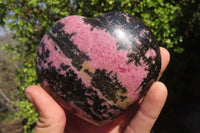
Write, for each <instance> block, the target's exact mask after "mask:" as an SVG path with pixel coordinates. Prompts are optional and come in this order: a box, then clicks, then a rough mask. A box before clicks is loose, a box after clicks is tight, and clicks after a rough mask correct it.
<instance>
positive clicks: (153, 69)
mask: <svg viewBox="0 0 200 133" xmlns="http://www.w3.org/2000/svg"><path fill="white" fill-rule="evenodd" d="M160 67H161V59H160V51H159V46H158V44H157V42H156V39H155V37H154V36H153V34H152V32H151V31H150V30H149V29H148V28H147V27H146V26H145V25H144V24H143V23H142V22H141V21H139V20H138V19H137V18H135V17H133V16H131V15H129V14H127V13H124V12H109V13H106V14H103V15H101V16H98V17H96V18H85V17H81V16H68V17H65V18H63V19H61V20H59V21H58V22H57V23H56V24H54V25H53V26H52V27H51V28H50V29H49V31H48V32H47V33H46V34H45V35H44V37H43V39H42V41H41V43H40V45H39V48H38V52H37V56H36V71H37V75H38V78H39V81H40V83H41V85H42V87H43V88H44V89H45V90H46V91H47V92H48V93H49V94H50V95H51V96H52V97H53V98H54V99H55V100H56V101H57V102H58V103H59V104H60V105H62V106H63V107H64V108H65V109H66V110H67V111H70V112H72V113H75V114H76V115H78V116H79V117H81V118H83V119H85V120H87V121H89V122H91V123H93V124H96V125H102V124H105V123H107V122H109V121H111V120H112V119H114V118H115V117H117V116H118V115H120V114H121V113H123V112H124V111H125V110H126V109H127V108H128V107H129V106H131V105H133V104H134V103H135V102H136V101H137V100H138V99H139V98H141V97H142V96H144V95H145V94H146V92H147V90H148V89H149V87H150V86H151V85H152V83H153V82H154V81H155V80H156V79H157V77H158V74H159V72H160Z"/></svg>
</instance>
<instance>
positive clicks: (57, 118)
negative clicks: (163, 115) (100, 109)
mask: <svg viewBox="0 0 200 133" xmlns="http://www.w3.org/2000/svg"><path fill="white" fill-rule="evenodd" d="M160 50H161V61H162V65H161V71H160V74H159V77H158V79H159V78H160V77H161V75H162V73H163V72H164V70H165V69H166V67H167V65H168V63H169V60H170V55H169V52H168V51H167V50H166V49H164V48H162V47H161V48H160ZM25 94H26V96H27V98H28V99H29V100H30V101H31V102H32V103H33V104H34V106H35V108H36V111H37V112H38V114H39V120H38V122H37V124H36V128H35V133H80V131H81V133H93V132H94V131H95V133H149V132H150V131H151V129H152V127H153V125H154V123H155V121H156V120H157V118H158V116H159V114H160V112H161V110H162V108H163V106H164V104H165V101H166V98H167V88H166V86H165V85H164V84H163V83H162V82H159V81H156V82H155V83H153V85H152V86H151V88H150V89H149V91H148V93H147V94H146V96H145V97H144V98H143V99H141V100H140V101H139V102H138V103H137V104H135V105H133V106H132V107H130V108H129V109H128V110H127V111H126V112H124V113H123V114H122V115H120V116H119V117H117V118H116V119H114V120H113V121H112V122H110V123H108V124H106V125H103V126H95V125H92V124H90V123H88V122H86V121H84V120H82V119H80V118H79V117H77V116H75V115H73V114H71V113H68V112H67V113H65V111H64V109H63V108H62V107H61V106H59V104H57V103H56V102H55V101H54V100H53V99H52V98H51V97H50V96H49V95H48V94H47V93H46V92H45V91H44V90H43V89H42V88H41V87H39V86H36V85H32V86H29V87H27V89H26V90H25Z"/></svg>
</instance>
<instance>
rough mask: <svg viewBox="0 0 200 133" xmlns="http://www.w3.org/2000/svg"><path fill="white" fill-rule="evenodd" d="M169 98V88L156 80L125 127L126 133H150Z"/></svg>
mask: <svg viewBox="0 0 200 133" xmlns="http://www.w3.org/2000/svg"><path fill="white" fill-rule="evenodd" d="M166 98H167V88H166V87H165V85H164V84H163V83H161V82H155V83H154V84H153V85H152V87H151V88H150V90H149V92H148V93H147V95H146V96H145V97H144V99H143V101H142V103H141V105H140V107H139V110H138V112H137V113H136V114H135V116H134V118H133V119H132V120H131V121H130V123H129V124H128V126H127V127H126V129H125V133H130V132H131V133H149V132H150V131H151V128H152V127H153V125H154V123H155V121H156V119H157V118H158V116H159V114H160V112H161V110H162V108H163V106H164V103H165V101H166Z"/></svg>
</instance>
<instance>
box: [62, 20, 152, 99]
mask: <svg viewBox="0 0 200 133" xmlns="http://www.w3.org/2000/svg"><path fill="white" fill-rule="evenodd" d="M91 28H92V27H91V25H89V24H84V21H83V19H82V18H80V17H73V18H71V19H70V20H69V21H68V22H67V23H66V24H65V27H64V30H65V31H66V32H67V33H69V34H70V33H76V34H75V35H73V36H72V38H71V40H72V41H73V42H74V45H77V47H78V48H79V49H80V50H81V51H82V52H84V53H86V54H87V55H88V56H89V58H90V59H91V60H90V64H91V66H93V67H94V68H97V69H100V70H103V69H105V70H107V71H108V72H110V71H113V72H114V73H117V76H118V79H119V81H120V82H121V84H122V85H123V86H124V87H126V88H127V90H128V92H129V94H130V96H131V97H132V98H138V93H139V92H140V89H139V90H138V91H136V89H137V88H138V87H139V86H140V84H141V83H142V81H143V79H144V78H145V77H146V76H147V74H148V72H147V71H146V70H145V68H146V67H147V66H146V65H145V64H142V65H140V66H136V65H135V64H134V62H131V63H129V64H127V62H128V58H127V54H128V51H127V50H123V49H122V50H117V45H116V44H117V40H116V39H115V38H114V37H112V36H111V35H110V34H109V32H106V31H105V30H102V29H96V28H93V30H91Z"/></svg>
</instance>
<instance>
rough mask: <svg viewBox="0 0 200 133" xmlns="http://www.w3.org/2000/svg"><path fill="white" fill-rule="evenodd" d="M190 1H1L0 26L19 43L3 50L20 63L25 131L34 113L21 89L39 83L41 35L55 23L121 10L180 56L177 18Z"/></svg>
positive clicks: (21, 98)
mask: <svg viewBox="0 0 200 133" xmlns="http://www.w3.org/2000/svg"><path fill="white" fill-rule="evenodd" d="M192 2H195V0H193V1H190V0H182V1H181V0H180V1H176V0H169V1H166V0H156V1H155V0H59V1H55V0H0V15H1V18H0V24H1V25H4V24H6V25H7V27H9V29H10V30H12V31H15V35H14V36H13V37H14V38H15V39H16V41H19V44H18V45H16V46H11V45H9V44H8V45H5V46H4V50H5V51H12V52H13V53H14V54H15V56H14V57H13V60H14V61H18V62H20V63H21V64H22V67H21V68H20V69H18V70H17V77H16V79H15V80H16V84H17V87H18V99H19V101H17V105H18V107H19V110H20V112H18V115H19V116H20V117H21V118H22V119H24V120H26V123H25V125H24V132H32V128H31V126H32V125H33V124H34V123H35V122H36V121H37V113H36V112H35V111H34V109H33V105H32V104H31V103H30V102H28V100H27V99H26V98H25V95H24V90H25V88H26V87H27V86H29V85H32V84H38V82H37V77H36V73H35V67H34V60H35V53H36V50H37V47H38V44H39V42H40V40H41V38H42V37H43V35H44V34H45V32H47V30H48V29H49V28H50V27H51V26H52V25H53V24H54V23H55V22H56V21H57V20H59V19H61V18H63V17H65V16H68V15H82V16H85V17H95V16H98V15H100V14H102V13H105V12H108V11H116V10H120V11H124V12H127V13H129V14H131V15H134V16H136V17H138V18H140V19H141V20H142V21H143V22H144V23H145V24H146V25H147V26H148V27H149V28H150V29H151V30H152V32H153V33H154V35H155V36H156V38H157V40H158V42H159V44H160V45H161V46H163V47H166V48H167V49H170V50H171V51H174V52H176V53H182V52H183V51H184V49H183V48H182V46H181V44H182V43H181V42H182V41H183V39H184V38H183V34H182V33H183V32H184V31H185V30H182V29H181V28H182V27H181V26H180V24H181V23H182V21H181V20H180V18H181V17H182V16H183V14H184V13H185V11H184V10H183V8H184V9H185V7H186V6H187V4H188V3H192ZM197 16H198V15H197ZM194 17H195V16H194ZM197 18H198V19H199V17H197ZM190 20H191V19H190ZM195 22H196V21H195ZM191 23H193V21H192V20H191ZM192 28H195V27H192ZM181 30H182V31H181ZM190 30H192V29H190ZM180 31H181V32H180Z"/></svg>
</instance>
